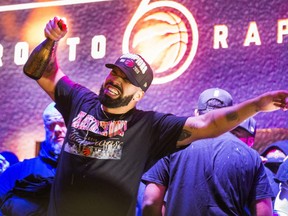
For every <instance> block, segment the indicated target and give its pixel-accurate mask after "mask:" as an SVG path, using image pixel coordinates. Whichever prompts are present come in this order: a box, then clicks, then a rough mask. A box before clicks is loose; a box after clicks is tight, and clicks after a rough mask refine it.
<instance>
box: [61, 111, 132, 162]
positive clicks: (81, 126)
mask: <svg viewBox="0 0 288 216" xmlns="http://www.w3.org/2000/svg"><path fill="white" fill-rule="evenodd" d="M126 130H127V121H126V120H111V121H99V120H98V119H95V117H94V116H92V115H89V114H87V113H86V112H83V111H81V112H80V113H79V114H78V115H77V116H76V117H75V118H74V119H73V122H72V125H71V132H70V134H69V137H68V143H67V144H65V148H64V150H65V151H66V152H69V153H72V154H77V155H82V156H86V157H93V158H97V159H116V160H117V159H118V160H119V159H121V155H122V149H123V139H122V137H123V136H124V133H125V131H126Z"/></svg>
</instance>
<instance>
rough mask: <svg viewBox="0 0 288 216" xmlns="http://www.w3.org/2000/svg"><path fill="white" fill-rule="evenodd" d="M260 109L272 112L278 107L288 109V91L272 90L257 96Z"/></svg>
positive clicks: (257, 104)
mask: <svg viewBox="0 0 288 216" xmlns="http://www.w3.org/2000/svg"><path fill="white" fill-rule="evenodd" d="M255 100H256V106H257V107H258V109H259V110H258V111H261V112H270V111H274V110H278V109H283V110H284V111H286V110H287V109H288V91H285V90H283V91H272V92H267V93H265V94H262V95H260V96H259V97H257V98H255Z"/></svg>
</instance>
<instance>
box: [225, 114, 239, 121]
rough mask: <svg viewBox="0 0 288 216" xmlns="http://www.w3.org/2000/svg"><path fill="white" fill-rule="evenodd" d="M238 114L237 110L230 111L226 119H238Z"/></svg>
mask: <svg viewBox="0 0 288 216" xmlns="http://www.w3.org/2000/svg"><path fill="white" fill-rule="evenodd" d="M238 117H239V116H238V114H237V112H230V113H227V115H226V119H227V121H235V120H236V119H238Z"/></svg>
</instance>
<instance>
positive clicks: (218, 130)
mask: <svg viewBox="0 0 288 216" xmlns="http://www.w3.org/2000/svg"><path fill="white" fill-rule="evenodd" d="M279 109H283V110H284V111H286V110H287V109H288V91H285V90H282V91H272V92H268V93H265V94H262V95H260V96H258V97H256V98H253V99H250V100H247V101H244V102H242V103H240V104H237V105H234V106H231V107H225V108H221V109H217V110H213V111H210V112H208V113H206V114H204V115H200V116H195V117H189V118H188V119H187V121H186V123H185V125H184V127H183V131H182V133H181V135H180V137H179V139H178V142H177V146H178V147H180V146H184V145H187V144H189V143H191V142H192V141H195V140H198V139H203V138H209V137H216V136H219V135H221V134H223V133H225V132H227V131H230V130H231V129H233V128H234V127H236V126H238V125H239V124H240V123H241V122H242V121H244V120H245V119H247V118H249V117H251V116H253V115H255V114H257V113H259V112H270V111H275V110H279Z"/></svg>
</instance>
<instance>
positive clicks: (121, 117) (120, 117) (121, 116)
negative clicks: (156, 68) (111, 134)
mask: <svg viewBox="0 0 288 216" xmlns="http://www.w3.org/2000/svg"><path fill="white" fill-rule="evenodd" d="M101 111H102V113H103V114H104V116H105V117H106V118H107V119H111V117H109V116H108V115H107V114H106V112H105V111H104V109H103V105H102V104H101ZM125 114H126V113H123V114H122V115H120V116H119V119H120V120H122V119H123V118H124V116H125ZM115 115H116V114H115Z"/></svg>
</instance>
